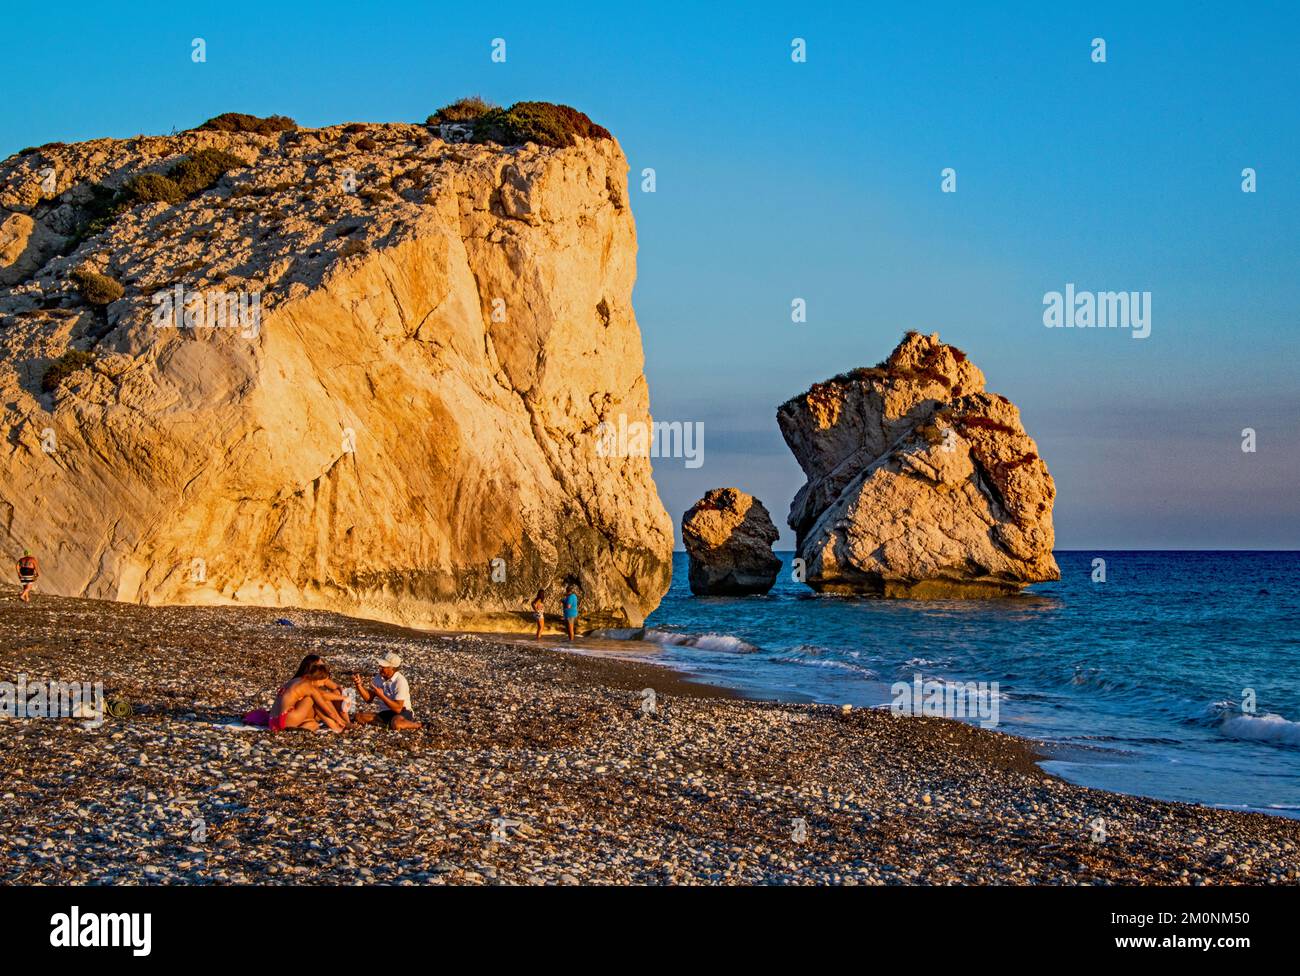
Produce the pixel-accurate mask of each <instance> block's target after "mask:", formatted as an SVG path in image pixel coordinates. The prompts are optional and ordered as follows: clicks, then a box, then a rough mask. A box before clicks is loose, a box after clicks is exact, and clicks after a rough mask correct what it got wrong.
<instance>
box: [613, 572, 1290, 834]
mask: <svg viewBox="0 0 1300 976" xmlns="http://www.w3.org/2000/svg"><path fill="white" fill-rule="evenodd" d="M779 555H781V556H782V558H783V560H784V561H785V563H786V566H785V568H784V569H783V571H782V573H781V575H780V577H779V578H778V581H777V584H776V586H775V587H774V588H773V590H772V592H771V593H769V594H768V595H766V596H761V597H744V598H725V597H704V598H701V597H695V596H692V595H691V592H690V588H689V586H688V585H687V561H686V560H687V557H686V555H685V554H684V553H678V554H677V555H676V557H675V558H674V565H673V584H672V588H671V589H670V590H669V592H668V594H667V596H666V597H665V598H664V601H663V603H662V604H660V606H659V608H658V609H657V610H656V611H655V612H654V613H653V614H652V615H651V617H650V618H649V619H648V620H647V621H646V627H645V629H644V630H638V631H617V632H614V631H610V632H605V636H607V637H610V638H618V642H617V644H616V645H610V644H607V646H617V647H618V648H620V650H621V653H625V654H628V655H630V656H634V657H644V658H646V659H652V660H655V661H657V662H659V663H662V664H667V665H670V666H672V667H674V668H676V669H678V670H681V671H683V672H686V673H688V674H691V675H694V676H696V677H698V678H700V679H703V680H706V681H709V682H712V683H715V684H720V685H724V686H727V687H731V688H735V689H738V690H741V691H744V692H747V693H749V694H751V695H756V696H759V697H763V698H770V699H775V700H784V701H816V702H825V703H830V704H836V705H839V704H846V703H848V704H852V705H855V706H859V707H863V706H879V705H884V704H888V703H889V702H890V701H891V697H892V696H891V693H890V686H891V685H892V684H893V683H895V682H898V681H905V682H909V683H911V682H912V681H913V680H914V677H915V675H917V674H920V675H922V676H923V679H926V680H929V679H939V680H947V681H953V680H957V681H988V682H993V681H996V682H998V685H999V691H1000V698H999V724H998V728H999V729H1000V730H1002V731H1004V732H1010V733H1013V734H1017V735H1023V736H1028V737H1031V738H1033V739H1036V740H1039V741H1041V742H1043V743H1045V744H1046V747H1047V749H1046V753H1047V755H1049V756H1050V757H1051V758H1050V759H1049V761H1047V762H1045V763H1044V766H1045V768H1047V769H1049V770H1051V771H1052V772H1055V773H1057V774H1058V775H1061V776H1063V777H1064V778H1066V779H1069V780H1071V781H1073V782H1076V783H1081V784H1084V785H1088V786H1096V787H1100V788H1103V789H1108V790H1115V791H1119V792H1123V793H1133V794H1141V795H1144V796H1152V797H1159V798H1162V799H1170V800H1183V801H1190V802H1198V803H1206V804H1213V805H1219V806H1224V807H1232V808H1239V809H1240V808H1245V809H1253V810H1261V811H1266V812H1269V813H1274V814H1280V815H1284V816H1293V817H1300V553H1296V552H1100V551H1099V552H1059V553H1057V554H1056V556H1057V562H1058V563H1059V564H1060V567H1061V580H1060V582H1057V583H1048V584H1039V585H1037V586H1033V587H1030V588H1029V589H1028V590H1026V591H1025V592H1024V593H1023V594H1022V595H1020V596H1017V597H1011V598H1007V599H1001V600H985V601H951V602H947V601H945V602H919V601H905V600H877V599H858V598H844V597H829V596H817V595H815V594H813V593H812V592H811V591H810V590H809V589H808V588H807V587H806V586H804V585H803V584H800V583H795V582H793V580H792V579H791V574H790V572H789V565H790V560H791V557H792V555H793V554H792V553H783V554H779ZM1099 558H1100V559H1104V560H1105V563H1106V565H1105V569H1106V580H1105V582H1093V560H1094V559H1099ZM1252 694H1253V711H1251V709H1250V698H1251V696H1252ZM1243 703H1245V704H1246V707H1245V708H1243Z"/></svg>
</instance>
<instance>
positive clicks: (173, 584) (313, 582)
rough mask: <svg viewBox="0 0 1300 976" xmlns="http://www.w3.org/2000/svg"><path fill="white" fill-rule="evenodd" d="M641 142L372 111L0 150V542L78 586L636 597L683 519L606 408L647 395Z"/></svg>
mask: <svg viewBox="0 0 1300 976" xmlns="http://www.w3.org/2000/svg"><path fill="white" fill-rule="evenodd" d="M195 159H198V160H200V161H205V163H206V164H213V165H216V164H219V166H217V168H218V169H220V170H221V172H218V173H216V175H215V176H214V175H212V174H211V173H209V174H208V178H210V179H211V182H210V184H209V185H207V186H206V188H204V187H203V186H201V185H200V186H199V188H198V189H197V191H187V194H188V195H185V196H183V197H178V196H177V193H175V192H172V190H174V189H175V187H176V185H177V184H176V183H175V181H171V182H170V187H171V188H170V189H168V185H169V180H168V179H164V176H165V174H168V173H170V174H173V175H175V174H177V173H180V172H187V171H188V172H193V171H194V170H195V168H196V166H197V164H196V163H193V162H192V161H193V160H195ZM213 161H215V163H214V162H213ZM178 166H180V167H181V168H180V169H178ZM185 166H188V170H186V169H185ZM627 169H628V164H627V161H626V159H625V158H624V156H623V153H622V150H621V149H620V148H619V146H618V143H617V142H615V141H614V140H613V139H578V140H577V143H576V144H575V145H573V146H570V147H566V148H550V147H545V146H537V145H534V144H528V145H525V146H519V147H512V148H508V149H507V148H502V147H499V146H492V145H472V144H457V145H454V146H453V145H449V144H448V143H446V142H444V141H443V140H442V139H440V138H438V136H437V132H436V129H430V128H429V127H426V126H421V125H403V124H391V125H365V124H360V123H353V124H351V125H349V126H331V127H328V128H323V129H294V130H292V131H284V132H273V133H270V134H259V133H256V132H221V131H205V130H194V131H189V132H184V133H180V134H178V135H173V136H158V137H143V136H142V137H139V138H134V139H125V140H123V139H98V140H94V141H91V142H85V143H78V144H67V145H64V144H58V143H55V144H51V145H49V146H43V147H40V148H39V149H37V150H34V151H30V152H28V151H25V152H24V153H23V154H19V155H16V156H12V157H10V158H9V159H7V160H4V161H3V162H0V282H3V283H4V284H5V286H6V287H5V288H4V289H3V290H0V396H2V397H3V402H4V403H5V404H6V409H5V411H4V417H3V421H2V423H3V434H4V443H5V445H6V458H5V478H4V479H3V482H2V483H0V513H3V519H0V537H2V538H3V540H4V546H5V548H6V549H16V550H18V551H21V549H22V548H24V547H27V548H31V549H32V550H33V551H35V552H37V553H38V554H39V556H40V558H41V564H42V568H43V570H44V575H43V577H42V584H43V586H44V589H45V592H47V593H54V594H60V595H68V596H89V597H96V598H101V599H115V600H125V601H131V602H138V603H145V604H224V603H243V604H257V605H264V606H299V607H305V608H316V609H323V610H334V611H339V612H342V613H347V614H351V615H356V616H363V617H369V618H373V619H380V620H386V621H392V622H396V623H401V624H406V625H411V626H425V627H461V628H481V629H522V628H525V627H527V626H529V624H530V622H531V619H532V613H531V611H530V610H529V607H528V604H529V603H530V602H531V600H532V599H533V597H534V596H535V594H536V593H537V590H538V589H539V588H543V587H547V588H548V594H547V600H548V607H547V612H548V613H551V614H557V615H558V613H559V611H560V603H559V601H560V599H561V597H562V595H563V584H564V582H565V581H566V580H568V579H570V578H572V579H574V580H576V582H577V583H578V585H579V586H580V590H581V594H582V622H583V625H584V627H588V626H590V627H596V626H628V625H632V626H638V625H640V624H641V622H642V621H643V620H644V618H645V616H646V615H647V614H648V613H649V612H650V611H651V610H653V609H654V608H655V606H657V605H658V603H659V600H660V599H661V597H662V596H663V594H664V593H665V592H666V590H667V588H668V584H669V580H670V576H671V571H672V570H671V567H672V563H671V560H672V547H673V531H672V529H673V526H672V520H671V519H670V518H669V516H668V514H667V513H666V512H665V511H664V508H663V505H662V504H661V502H660V500H659V497H658V493H657V491H656V489H655V485H654V481H653V479H652V477H651V468H650V460H649V458H646V457H617V456H607V454H605V453H602V452H601V451H600V450H598V443H599V442H598V437H597V436H596V435H595V434H594V433H593V431H595V430H596V429H597V428H598V426H599V425H600V424H601V423H602V422H604V421H607V420H612V419H615V418H618V417H619V416H620V415H622V416H626V417H627V419H628V420H629V421H636V422H641V423H645V424H647V425H648V424H649V423H650V416H649V397H648V393H647V387H646V381H645V377H644V375H643V355H642V348H641V336H640V331H639V329H638V327H637V323H636V318H635V316H634V314H633V311H632V287H633V283H634V280H635V275H636V230H635V226H634V223H633V219H632V215H631V211H630V210H629V209H628V208H627V207H626V206H624V205H623V204H622V200H623V199H624V197H625V192H623V191H620V192H619V193H617V194H615V193H611V190H610V187H618V188H625V187H626V182H627ZM146 174H153V178H152V180H141V179H140V177H141V176H143V175H146ZM157 187H163V188H164V189H168V193H170V196H167V198H165V199H163V198H153V199H149V198H146V191H149V190H150V188H155V189H156V188H157ZM132 194H134V195H132ZM124 200H127V201H128V205H123V201H124ZM92 273H93V274H92ZM78 282H81V283H82V284H81V285H78ZM86 282H90V283H91V284H93V285H95V286H96V287H97V288H98V291H95V292H94V293H93V294H92V293H91V292H90V289H89V286H87V285H86V284H85V283H86ZM119 287H120V289H121V293H120V295H118V288H119ZM101 293H102V294H103V298H99V297H97V296H98V295H100V294H101ZM114 296H117V297H114ZM69 353H73V354H74V355H72V356H69V355H68V354H69ZM56 363H61V364H62V366H61V367H60V369H59V370H57V371H55V372H53V373H52V372H51V367H52V366H54V364H56ZM47 386H48V387H49V388H46V387H47Z"/></svg>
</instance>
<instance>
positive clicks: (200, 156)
mask: <svg viewBox="0 0 1300 976" xmlns="http://www.w3.org/2000/svg"><path fill="white" fill-rule="evenodd" d="M247 165H248V164H247V163H246V162H244V161H243V160H242V159H240V158H239V157H238V156H236V155H235V154H234V153H228V152H226V151H225V150H224V149H200V150H199V151H198V152H196V153H195V154H194V155H192V156H190V157H189V158H188V159H183V160H181V161H180V162H179V163H177V164H176V165H175V166H173V167H172V168H171V169H170V170H168V172H167V175H168V176H169V177H170V178H171V179H172V180H173V181H174V182H175V183H176V185H177V186H178V187H180V191H181V195H182V196H183V197H192V196H197V195H198V194H200V193H202V192H203V191H204V190H207V189H210V188H211V187H212V186H213V185H214V184H215V183H216V182H217V180H219V179H221V177H222V176H224V175H225V174H226V173H228V172H229V171H230V170H232V169H239V168H240V167H243V166H247Z"/></svg>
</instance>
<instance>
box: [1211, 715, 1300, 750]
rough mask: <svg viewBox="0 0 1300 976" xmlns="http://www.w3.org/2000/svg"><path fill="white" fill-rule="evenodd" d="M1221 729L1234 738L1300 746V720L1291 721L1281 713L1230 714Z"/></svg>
mask: <svg viewBox="0 0 1300 976" xmlns="http://www.w3.org/2000/svg"><path fill="white" fill-rule="evenodd" d="M1219 731H1220V732H1222V733H1223V734H1224V735H1226V736H1228V737H1229V738H1232V739H1245V740H1247V741H1250V742H1271V743H1275V744H1277V745H1284V746H1291V747H1294V748H1300V722H1289V721H1287V720H1286V719H1284V718H1283V717H1282V716H1281V715H1273V714H1271V713H1270V714H1267V715H1232V716H1228V717H1226V718H1224V720H1223V724H1222V725H1220V726H1219Z"/></svg>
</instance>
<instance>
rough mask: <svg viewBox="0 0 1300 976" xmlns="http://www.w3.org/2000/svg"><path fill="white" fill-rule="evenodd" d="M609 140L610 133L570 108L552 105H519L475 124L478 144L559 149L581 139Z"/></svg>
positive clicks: (487, 116) (475, 136) (546, 103)
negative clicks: (526, 144)
mask: <svg viewBox="0 0 1300 976" xmlns="http://www.w3.org/2000/svg"><path fill="white" fill-rule="evenodd" d="M579 137H581V138H583V139H609V138H612V137H611V136H610V134H609V130H608V129H606V128H605V127H604V126H599V125H597V124H596V123H595V122H593V121H591V119H590V118H588V117H587V116H586V115H585V114H583V113H582V112H579V111H578V110H577V109H576V108H570V107H569V106H568V105H555V104H552V103H551V102H515V104H513V105H511V106H510V107H509V108H508V109H504V110H503V109H496V110H495V111H492V112H488V113H487V114H486V115H482V116H480V117H479V118H478V119H476V120H475V121H474V141H475V142H496V143H500V144H501V145H503V146H521V145H523V144H524V143H525V142H535V143H537V144H538V145H540V146H552V147H554V148H556V149H561V148H564V147H565V146H572V145H573V144H574V143H575V142H576V141H577V139H578V138H579Z"/></svg>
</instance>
